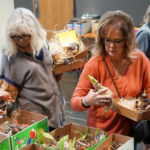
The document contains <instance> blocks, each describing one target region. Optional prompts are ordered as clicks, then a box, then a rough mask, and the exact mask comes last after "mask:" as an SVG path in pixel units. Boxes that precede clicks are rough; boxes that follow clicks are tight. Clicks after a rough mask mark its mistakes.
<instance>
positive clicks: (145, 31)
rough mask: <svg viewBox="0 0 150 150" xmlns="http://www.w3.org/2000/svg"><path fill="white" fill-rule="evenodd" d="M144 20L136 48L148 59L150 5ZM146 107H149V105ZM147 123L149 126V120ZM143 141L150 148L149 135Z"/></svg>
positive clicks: (149, 47) (146, 149)
mask: <svg viewBox="0 0 150 150" xmlns="http://www.w3.org/2000/svg"><path fill="white" fill-rule="evenodd" d="M144 22H145V24H144V25H143V26H142V27H141V28H140V29H139V31H138V33H137V38H136V42H137V44H138V49H139V50H141V51H143V52H144V54H145V55H146V56H147V58H148V59H149V60H150V5H149V7H148V9H147V11H146V13H145V16H144ZM147 69H150V68H147ZM148 108H150V106H149V107H148ZM147 123H148V125H149V127H150V121H148V122H147ZM143 143H144V150H148V149H149V148H150V135H149V136H148V137H147V138H146V139H144V141H143Z"/></svg>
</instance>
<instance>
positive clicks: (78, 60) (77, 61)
mask: <svg viewBox="0 0 150 150" xmlns="http://www.w3.org/2000/svg"><path fill="white" fill-rule="evenodd" d="M88 55H89V54H88V52H87V51H83V52H82V53H80V54H78V55H76V56H75V57H72V58H73V60H74V61H73V62H71V63H70V64H68V65H59V66H56V67H54V70H53V71H54V74H55V75H58V74H61V73H64V72H68V71H71V70H74V69H76V68H77V66H79V67H80V66H81V64H83V66H84V65H85V64H86V63H87V62H88V58H87V57H88Z"/></svg>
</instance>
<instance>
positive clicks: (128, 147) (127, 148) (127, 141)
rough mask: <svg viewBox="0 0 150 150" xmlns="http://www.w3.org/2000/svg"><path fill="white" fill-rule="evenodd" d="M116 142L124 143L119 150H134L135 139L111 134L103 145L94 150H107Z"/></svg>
mask: <svg viewBox="0 0 150 150" xmlns="http://www.w3.org/2000/svg"><path fill="white" fill-rule="evenodd" d="M113 141H115V142H116V143H117V144H118V143H122V144H123V145H122V146H120V147H119V148H118V149H117V150H134V138H132V137H128V136H124V135H119V134H115V133H113V134H111V135H110V136H109V137H108V138H107V139H105V140H104V141H103V142H102V143H100V144H99V145H98V146H97V147H96V148H95V149H94V150H104V149H105V148H106V149H107V148H108V147H109V146H110V145H111V143H112V142H113Z"/></svg>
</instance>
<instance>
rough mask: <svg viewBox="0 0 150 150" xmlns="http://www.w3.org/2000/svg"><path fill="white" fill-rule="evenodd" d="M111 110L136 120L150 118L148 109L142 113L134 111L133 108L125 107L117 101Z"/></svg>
mask: <svg viewBox="0 0 150 150" xmlns="http://www.w3.org/2000/svg"><path fill="white" fill-rule="evenodd" d="M111 110H113V111H115V112H117V113H119V114H121V115H123V116H125V117H127V118H130V119H132V120H134V121H141V120H148V119H150V111H147V112H143V113H140V112H136V111H133V110H131V109H128V108H126V107H123V106H121V105H119V104H117V103H115V104H113V106H112V108H111Z"/></svg>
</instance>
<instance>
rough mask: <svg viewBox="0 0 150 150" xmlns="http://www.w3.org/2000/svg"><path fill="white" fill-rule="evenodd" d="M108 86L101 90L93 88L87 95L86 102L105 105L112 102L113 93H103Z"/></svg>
mask: <svg viewBox="0 0 150 150" xmlns="http://www.w3.org/2000/svg"><path fill="white" fill-rule="evenodd" d="M107 90H108V88H103V89H101V90H99V91H97V92H96V91H95V90H93V89H91V90H90V91H89V93H88V94H87V95H86V97H85V99H86V103H87V104H88V105H89V106H90V105H105V104H106V103H108V102H110V99H111V98H112V97H113V96H111V95H102V94H103V93H104V92H105V91H107Z"/></svg>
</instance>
